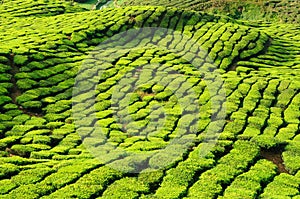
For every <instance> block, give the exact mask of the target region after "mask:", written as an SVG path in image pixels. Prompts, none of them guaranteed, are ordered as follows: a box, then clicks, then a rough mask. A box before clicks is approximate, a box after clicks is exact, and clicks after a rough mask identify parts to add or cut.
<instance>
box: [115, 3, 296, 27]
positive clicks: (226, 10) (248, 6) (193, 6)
mask: <svg viewBox="0 0 300 199" xmlns="http://www.w3.org/2000/svg"><path fill="white" fill-rule="evenodd" d="M118 5H119V6H129V5H130V6H133V5H139V6H141V5H143V6H144V5H147V6H149V5H151V6H168V7H176V8H181V9H188V10H197V11H206V12H214V13H219V14H224V15H229V16H231V17H233V18H237V19H246V20H262V21H271V22H278V21H280V22H281V23H282V22H285V23H299V22H300V17H299V10H300V2H299V1H298V0H245V1H240V0H122V1H120V3H118Z"/></svg>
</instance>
